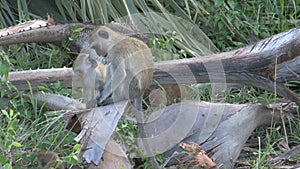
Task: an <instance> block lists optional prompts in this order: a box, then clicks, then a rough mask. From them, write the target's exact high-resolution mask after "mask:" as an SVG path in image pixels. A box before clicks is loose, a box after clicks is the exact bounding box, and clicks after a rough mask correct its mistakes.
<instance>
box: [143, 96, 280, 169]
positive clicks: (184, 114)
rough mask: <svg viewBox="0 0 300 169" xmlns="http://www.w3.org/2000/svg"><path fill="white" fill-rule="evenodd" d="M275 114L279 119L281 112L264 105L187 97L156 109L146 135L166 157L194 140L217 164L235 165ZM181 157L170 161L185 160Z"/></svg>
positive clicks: (172, 162)
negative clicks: (257, 130) (248, 142)
mask: <svg viewBox="0 0 300 169" xmlns="http://www.w3.org/2000/svg"><path fill="white" fill-rule="evenodd" d="M272 115H274V121H277V122H280V120H281V118H280V112H279V111H275V112H274V114H273V113H272V110H270V109H267V108H266V107H265V106H263V105H258V104H241V105H233V104H223V103H208V102H196V101H184V102H182V103H178V104H174V105H171V106H168V107H166V108H164V109H162V110H159V111H156V112H153V113H152V114H151V115H150V117H149V119H148V120H147V121H146V123H145V125H144V127H145V132H146V134H147V136H148V137H147V138H143V139H147V142H148V143H149V147H151V149H152V152H161V153H163V154H164V155H165V158H166V159H167V158H169V157H172V156H173V155H174V153H175V152H176V151H177V152H181V151H182V150H181V149H180V147H179V146H178V143H180V142H195V143H197V144H200V145H201V147H202V148H203V150H204V151H206V152H207V153H208V155H210V156H211V158H212V159H213V160H214V161H215V162H216V163H217V164H218V165H220V164H223V167H224V168H225V167H227V168H232V167H233V165H234V162H235V160H236V159H237V157H238V156H239V153H240V151H241V149H242V147H243V145H244V143H245V142H246V140H247V139H248V137H249V136H250V135H251V133H252V131H253V130H254V129H255V128H257V127H259V126H262V125H270V123H271V119H272ZM140 140H141V138H139V139H138V142H139V143H140ZM179 154H180V153H179ZM181 157H182V156H180V155H179V156H176V158H175V157H174V158H172V159H171V160H170V161H169V163H168V165H175V164H181V163H183V162H184V161H181V160H182V159H181Z"/></svg>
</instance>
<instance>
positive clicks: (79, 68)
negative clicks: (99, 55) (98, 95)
mask: <svg viewBox="0 0 300 169" xmlns="http://www.w3.org/2000/svg"><path fill="white" fill-rule="evenodd" d="M97 66H98V64H97V61H95V60H94V59H93V58H91V57H89V55H88V54H85V53H80V54H79V55H78V56H77V59H76V60H75V63H74V65H73V71H74V73H75V74H77V75H79V76H81V77H84V76H85V75H86V73H87V72H88V71H89V70H91V69H95V68H96V67H97Z"/></svg>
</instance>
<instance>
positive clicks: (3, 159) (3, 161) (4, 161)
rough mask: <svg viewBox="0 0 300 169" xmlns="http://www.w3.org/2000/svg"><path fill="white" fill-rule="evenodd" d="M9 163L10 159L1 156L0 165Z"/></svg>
mask: <svg viewBox="0 0 300 169" xmlns="http://www.w3.org/2000/svg"><path fill="white" fill-rule="evenodd" d="M7 161H8V159H7V158H6V157H5V156H4V155H1V154H0V163H1V164H5V163H6V162H7Z"/></svg>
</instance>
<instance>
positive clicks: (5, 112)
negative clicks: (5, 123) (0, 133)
mask: <svg viewBox="0 0 300 169" xmlns="http://www.w3.org/2000/svg"><path fill="white" fill-rule="evenodd" d="M1 112H2V114H3V115H5V116H6V117H7V118H9V115H8V113H7V111H6V110H1Z"/></svg>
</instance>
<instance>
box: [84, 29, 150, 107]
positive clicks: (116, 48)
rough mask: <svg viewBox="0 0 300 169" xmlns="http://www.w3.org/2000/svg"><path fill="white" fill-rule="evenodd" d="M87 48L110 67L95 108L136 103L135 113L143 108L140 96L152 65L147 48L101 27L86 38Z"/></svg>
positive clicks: (146, 83)
mask: <svg viewBox="0 0 300 169" xmlns="http://www.w3.org/2000/svg"><path fill="white" fill-rule="evenodd" d="M89 44H90V47H91V48H92V49H94V50H95V51H96V53H97V55H99V56H104V57H106V60H107V62H108V64H109V68H108V72H107V76H106V77H107V79H106V82H105V85H104V89H103V91H102V92H101V93H100V96H98V104H99V105H102V104H106V102H107V99H109V96H112V101H115V102H117V101H122V100H128V99H131V100H135V106H136V108H137V109H138V110H141V109H142V107H141V105H142V102H141V100H142V96H143V93H144V91H145V89H146V88H148V86H149V85H150V84H151V82H152V77H153V67H154V62H153V58H152V54H151V51H150V49H149V48H148V46H147V45H146V44H145V43H144V42H142V41H140V40H138V39H135V38H132V37H129V36H125V35H122V34H119V33H117V32H114V31H113V30H111V29H110V28H108V27H105V26H100V27H99V28H97V29H96V30H94V31H93V32H92V33H91V34H90V37H89Z"/></svg>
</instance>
